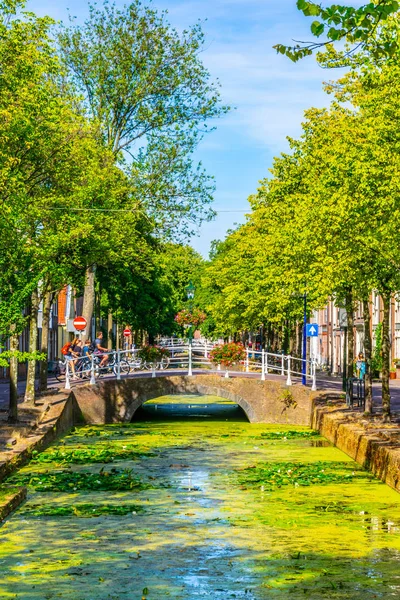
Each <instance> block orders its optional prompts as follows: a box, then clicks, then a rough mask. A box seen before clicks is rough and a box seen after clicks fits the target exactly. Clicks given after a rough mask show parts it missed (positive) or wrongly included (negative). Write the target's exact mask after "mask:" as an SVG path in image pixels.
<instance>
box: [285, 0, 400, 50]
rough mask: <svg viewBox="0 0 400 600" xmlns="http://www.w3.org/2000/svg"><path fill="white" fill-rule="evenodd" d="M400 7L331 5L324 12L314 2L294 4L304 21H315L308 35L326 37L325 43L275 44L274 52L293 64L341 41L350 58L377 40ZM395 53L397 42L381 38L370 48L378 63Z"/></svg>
mask: <svg viewBox="0 0 400 600" xmlns="http://www.w3.org/2000/svg"><path fill="white" fill-rule="evenodd" d="M399 7H400V4H399V2H397V1H396V0H375V1H373V2H369V3H368V4H364V5H363V6H360V7H354V6H347V5H341V4H332V5H331V6H328V7H327V8H324V7H323V6H321V5H320V4H317V3H316V2H310V1H308V0H297V8H298V9H299V10H300V11H301V12H302V13H303V14H304V15H305V16H306V17H312V18H314V21H313V22H312V24H311V33H312V34H313V35H314V36H315V37H316V38H320V37H321V36H325V40H324V41H322V42H319V41H315V42H301V41H297V40H296V44H295V45H294V46H285V45H283V44H277V45H276V46H274V48H275V49H276V50H277V52H279V53H281V54H285V55H286V56H287V57H288V58H290V59H291V60H292V61H294V62H296V61H298V60H299V59H301V58H304V57H305V56H309V55H311V54H313V52H314V51H316V50H321V49H323V48H326V47H329V46H330V45H331V44H336V43H337V42H341V41H343V40H344V41H346V42H347V43H348V45H349V47H348V50H347V51H346V55H347V56H349V55H351V54H353V53H355V52H357V51H358V50H360V49H363V48H364V47H365V46H367V45H368V44H369V43H370V41H371V38H376V36H377V35H379V33H380V30H381V28H382V26H384V25H385V23H386V21H387V20H388V19H390V18H393V17H396V16H397V15H398V11H399ZM398 50H399V43H398V39H397V38H393V37H392V38H390V37H384V38H382V39H381V40H380V43H377V44H374V45H373V51H372V54H373V56H374V58H375V59H381V58H382V57H386V58H387V57H390V56H393V55H394V54H395V53H397V52H398Z"/></svg>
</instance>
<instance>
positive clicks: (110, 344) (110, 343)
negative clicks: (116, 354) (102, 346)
mask: <svg viewBox="0 0 400 600" xmlns="http://www.w3.org/2000/svg"><path fill="white" fill-rule="evenodd" d="M112 347H113V316H112V312H111V311H109V313H108V319H107V348H108V349H109V350H112Z"/></svg>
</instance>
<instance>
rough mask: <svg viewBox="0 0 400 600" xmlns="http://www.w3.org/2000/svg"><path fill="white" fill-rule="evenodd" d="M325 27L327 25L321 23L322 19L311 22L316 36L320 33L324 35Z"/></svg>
mask: <svg viewBox="0 0 400 600" xmlns="http://www.w3.org/2000/svg"><path fill="white" fill-rule="evenodd" d="M324 29H325V25H324V24H323V23H321V22H320V21H314V22H313V23H312V24H311V31H312V33H313V34H314V35H315V36H316V37H319V36H320V35H322V34H323V32H324Z"/></svg>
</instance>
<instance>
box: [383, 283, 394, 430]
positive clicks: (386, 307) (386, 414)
mask: <svg viewBox="0 0 400 600" xmlns="http://www.w3.org/2000/svg"><path fill="white" fill-rule="evenodd" d="M382 301H383V321H382V411H383V418H384V420H385V421H390V387H389V378H390V329H389V325H390V309H391V304H392V296H391V294H390V293H389V294H382Z"/></svg>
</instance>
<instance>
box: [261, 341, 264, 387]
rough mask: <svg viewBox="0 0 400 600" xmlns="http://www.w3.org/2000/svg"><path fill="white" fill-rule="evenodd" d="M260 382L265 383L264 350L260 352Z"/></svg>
mask: <svg viewBox="0 0 400 600" xmlns="http://www.w3.org/2000/svg"><path fill="white" fill-rule="evenodd" d="M261 381H265V350H264V349H262V350H261Z"/></svg>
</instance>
